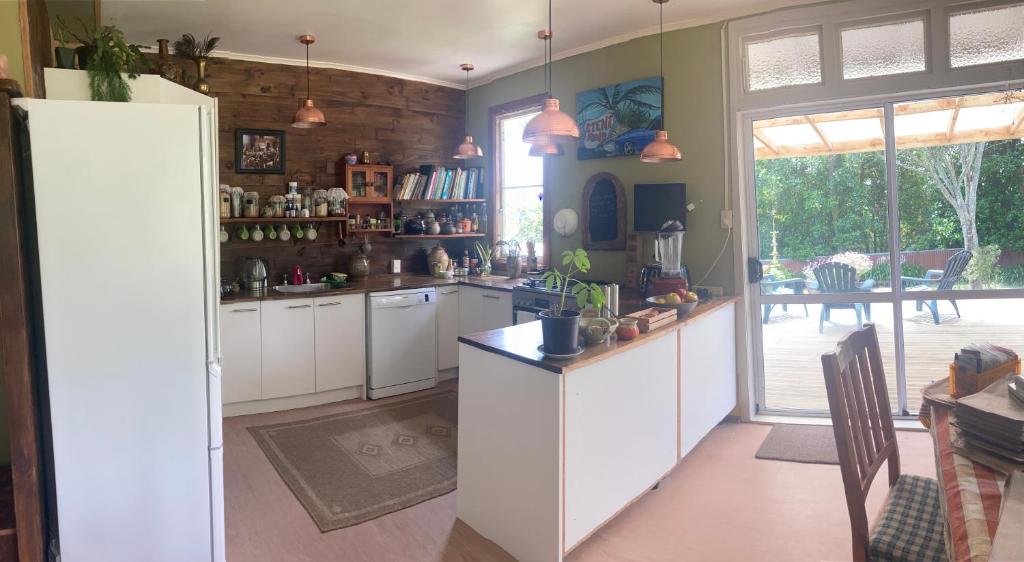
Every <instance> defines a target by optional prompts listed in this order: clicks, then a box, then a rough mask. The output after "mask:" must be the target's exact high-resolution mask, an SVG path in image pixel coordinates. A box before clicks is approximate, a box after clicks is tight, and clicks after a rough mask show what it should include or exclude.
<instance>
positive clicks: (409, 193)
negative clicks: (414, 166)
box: [395, 165, 483, 199]
mask: <svg viewBox="0 0 1024 562" xmlns="http://www.w3.org/2000/svg"><path fill="white" fill-rule="evenodd" d="M481 197H483V189H482V188H481V187H480V168H465V169H464V168H445V167H443V166H434V165H424V166H420V170H419V171H418V172H412V173H408V174H405V175H404V176H402V177H401V179H399V181H398V188H397V190H396V195H395V199H479V198H481Z"/></svg>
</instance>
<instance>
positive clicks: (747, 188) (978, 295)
mask: <svg viewBox="0 0 1024 562" xmlns="http://www.w3.org/2000/svg"><path fill="white" fill-rule="evenodd" d="M1022 87H1024V80H1016V81H1008V82H999V83H989V84H981V85H972V86H962V87H954V88H942V89H931V90H921V91H915V92H906V93H900V94H889V95H880V96H869V97H863V98H858V99H854V100H837V101H828V102H821V103H811V104H801V105H798V106H786V107H779V108H769V109H758V110H750V111H743V112H738V113H737V114H736V119H737V120H736V123H737V124H738V126H739V131H738V132H739V135H740V139H741V143H740V147H739V148H740V157H741V159H742V160H741V162H742V181H741V182H740V189H741V197H742V198H743V202H744V207H745V212H743V213H741V214H742V220H743V227H744V231H745V232H744V240H743V244H742V246H741V248H742V249H741V251H742V252H743V255H744V257H745V258H746V257H747V256H749V257H751V258H755V259H760V255H755V254H760V244H759V238H758V228H757V225H758V222H757V186H756V181H755V180H756V176H755V173H754V162H755V158H754V136H753V124H754V122H756V121H760V120H764V119H774V118H779V117H792V116H800V115H809V114H817V113H831V112H840V111H854V110H858V109H878V108H882V109H883V115H884V122H883V127H882V128H883V134H884V138H885V151H884V152H885V168H886V190H887V196H888V210H887V220H888V230H889V263H890V267H891V271H890V278H891V279H899V278H900V277H901V273H902V271H901V270H902V265H901V261H902V260H901V259H899V258H898V257H897V256H900V255H901V248H902V243H901V240H900V216H899V189H898V183H897V168H896V166H897V163H896V137H895V135H893V134H891V132H892V131H894V124H895V110H894V107H895V105H896V104H899V103H905V102H913V101H919V100H927V99H937V98H944V97H955V96H966V95H972V94H982V93H986V92H992V91H998V90H1005V89H1012V88H1022ZM743 261H744V262H746V260H745V259H744V260H743ZM745 273H746V275H744V284H745V288H744V289H743V293H744V294H745V295H748V298H747V302H748V311H747V318H748V322H747V335H748V338H749V339H748V340H747V341H749V342H750V348H749V351H750V355H749V364H750V365H751V366H752V367H753V370H754V372H753V377H752V378H751V379H750V380H752V382H753V384H754V388H753V399H754V404H751V408H750V410H749V411H750V413H751V415H752V416H757V415H786V416H815V417H820V416H823V415H828V412H827V410H813V411H811V410H806V411H797V410H783V409H777V410H773V409H771V408H767V407H766V404H765V376H764V375H765V372H764V338H763V333H762V322H761V307H762V305H765V304H773V305H804V304H827V303H849V302H860V303H882V304H889V305H891V307H892V315H893V331H894V337H895V353H896V371H897V372H896V373H895V375H896V376H895V379H896V381H897V402H898V403H897V404H896V405H895V406H896V408H895V411H896V412H897V413H898V414H899V415H901V416H903V417H906V415H905V414H904V412H907V385H906V381H907V379H906V357H905V349H904V337H903V336H904V334H903V304H904V303H905V302H907V301H917V300H950V299H956V300H981V299H1013V298H1019V299H1024V289H967V290H947V291H938V290H927V291H914V292H913V294H912V295H910V296H907V295H906V294H905V293H906V292H905V291H903V289H902V286H901V283H892V287H891V288H890V290H889V291H887V292H876V293H872V292H865V293H848V294H830V295H829V294H826V295H822V294H794V295H762V294H761V290H760V285H759V284H755V283H750V281H749V271H745Z"/></svg>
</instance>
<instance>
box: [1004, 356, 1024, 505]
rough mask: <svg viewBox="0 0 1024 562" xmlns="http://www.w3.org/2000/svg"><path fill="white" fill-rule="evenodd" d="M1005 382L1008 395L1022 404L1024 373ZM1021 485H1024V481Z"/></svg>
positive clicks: (1023, 398) (1023, 404)
mask: <svg viewBox="0 0 1024 562" xmlns="http://www.w3.org/2000/svg"><path fill="white" fill-rule="evenodd" d="M1006 384H1007V389H1006V390H1007V391H1008V392H1009V393H1010V397H1011V398H1013V399H1014V400H1016V401H1017V402H1019V403H1020V404H1021V405H1022V406H1024V375H1017V376H1015V377H1013V378H1012V379H1010V382H1008V383H1006ZM1021 486H1022V487H1024V483H1022V484H1021Z"/></svg>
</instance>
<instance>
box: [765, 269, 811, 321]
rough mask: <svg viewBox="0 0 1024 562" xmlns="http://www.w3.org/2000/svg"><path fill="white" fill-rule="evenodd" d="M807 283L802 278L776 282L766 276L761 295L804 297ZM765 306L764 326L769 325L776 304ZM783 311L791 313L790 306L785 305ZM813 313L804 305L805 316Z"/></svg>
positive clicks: (771, 277)
mask: <svg viewBox="0 0 1024 562" xmlns="http://www.w3.org/2000/svg"><path fill="white" fill-rule="evenodd" d="M806 284H807V282H806V281H804V279H803V278H801V277H793V278H791V279H782V280H780V281H776V280H775V277H774V276H772V275H765V276H764V279H762V280H761V294H762V295H802V294H804V289H805V287H806ZM763 306H764V314H763V315H762V318H761V323H762V324H767V323H768V319H769V318H770V317H771V315H772V309H773V308H775V305H774V304H766V305H763ZM782 311H783V312H787V311H789V305H786V304H783V305H782ZM810 315H811V313H810V312H809V311H808V310H807V305H806V304H805V305H804V316H810Z"/></svg>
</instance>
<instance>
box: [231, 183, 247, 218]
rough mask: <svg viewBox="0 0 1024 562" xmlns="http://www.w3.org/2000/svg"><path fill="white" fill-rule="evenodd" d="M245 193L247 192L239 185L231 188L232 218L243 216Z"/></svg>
mask: <svg viewBox="0 0 1024 562" xmlns="http://www.w3.org/2000/svg"><path fill="white" fill-rule="evenodd" d="M244 193H245V191H244V190H243V189H242V188H241V187H238V186H237V185H236V186H235V187H232V188H231V216H232V217H234V218H238V217H240V216H242V196H243V194H244Z"/></svg>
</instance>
